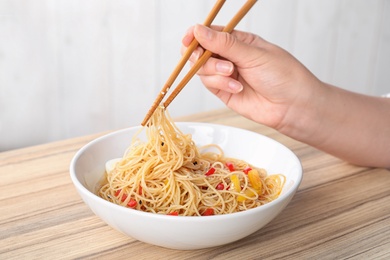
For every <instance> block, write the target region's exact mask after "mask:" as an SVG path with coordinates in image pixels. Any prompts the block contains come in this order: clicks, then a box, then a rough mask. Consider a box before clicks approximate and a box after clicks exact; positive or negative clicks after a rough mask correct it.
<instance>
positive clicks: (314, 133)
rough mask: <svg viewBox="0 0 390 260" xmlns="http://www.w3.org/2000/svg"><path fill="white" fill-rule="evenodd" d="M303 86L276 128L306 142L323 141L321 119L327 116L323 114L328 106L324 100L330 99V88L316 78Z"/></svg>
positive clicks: (324, 137) (323, 134) (323, 133)
mask: <svg viewBox="0 0 390 260" xmlns="http://www.w3.org/2000/svg"><path fill="white" fill-rule="evenodd" d="M303 88H304V90H302V91H300V94H299V97H297V99H296V101H295V102H294V104H293V105H292V106H291V108H290V109H289V110H288V113H287V114H286V116H285V118H284V122H283V124H281V125H280V127H279V128H278V129H277V130H278V131H279V132H281V133H283V134H285V135H287V136H289V137H291V138H294V139H296V140H298V141H302V142H305V143H308V144H313V143H319V142H324V141H325V139H326V136H325V134H326V132H324V131H323V124H322V119H323V118H326V117H327V116H326V115H324V113H325V112H326V111H327V109H326V107H327V106H328V104H327V103H326V100H329V99H330V96H331V95H332V90H331V89H330V88H329V86H328V85H327V84H326V83H324V82H321V81H320V80H318V79H316V78H313V79H312V80H310V84H307V83H306V85H305V87H303Z"/></svg>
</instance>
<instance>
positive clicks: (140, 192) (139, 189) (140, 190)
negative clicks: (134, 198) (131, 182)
mask: <svg viewBox="0 0 390 260" xmlns="http://www.w3.org/2000/svg"><path fill="white" fill-rule="evenodd" d="M138 194H139V195H142V186H141V185H140V186H139V187H138Z"/></svg>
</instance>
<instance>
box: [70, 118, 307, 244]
mask: <svg viewBox="0 0 390 260" xmlns="http://www.w3.org/2000/svg"><path fill="white" fill-rule="evenodd" d="M177 126H178V127H179V128H180V129H181V130H182V131H183V132H184V133H190V134H192V137H193V140H194V141H195V143H196V144H197V145H198V146H201V145H206V144H211V143H213V144H218V145H219V146H221V148H222V149H223V150H224V152H225V155H226V156H229V157H235V158H238V159H242V160H245V161H247V162H248V163H250V164H253V165H255V166H257V167H261V168H265V169H266V170H267V171H268V173H269V174H274V173H281V174H283V175H285V176H286V183H285V185H284V188H283V190H282V193H281V195H280V196H279V198H277V199H276V200H274V201H272V202H270V203H268V204H266V205H263V206H260V207H257V208H254V209H250V210H247V211H243V212H238V213H233V214H226V215H214V216H208V217H198V216H193V217H188V216H187V217H185V216H166V215H159V214H153V213H146V212H141V211H137V210H133V209H129V208H125V207H122V206H119V205H116V204H113V203H111V202H108V201H106V200H104V199H102V198H100V197H98V196H97V195H95V193H94V192H95V188H96V184H97V182H98V181H99V180H101V178H102V176H103V174H104V171H105V163H106V162H107V161H108V160H110V159H113V158H117V157H122V156H123V153H124V151H125V150H126V148H127V147H128V146H129V145H130V142H131V138H132V136H133V135H134V134H135V133H136V132H137V131H138V130H139V128H140V127H133V128H129V129H124V130H120V131H117V132H113V133H110V134H107V135H105V136H102V137H100V138H97V139H96V140H94V141H92V142H90V143H88V144H87V145H85V146H84V147H83V148H81V149H80V150H79V151H78V152H77V153H76V154H75V156H74V158H73V160H72V162H71V165H70V176H71V178H72V181H73V183H74V185H75V187H76V189H77V191H78V192H79V194H80V195H81V197H82V199H83V200H84V202H85V203H86V204H87V205H88V206H89V207H90V208H91V210H92V211H93V212H94V213H95V214H96V215H97V216H99V217H100V218H101V219H102V220H103V221H104V222H106V223H107V224H109V225H110V226H112V227H113V228H115V229H117V230H118V231H120V232H122V233H124V234H126V235H128V236H130V237H132V238H135V239H137V240H140V241H143V242H146V243H150V244H153V245H158V246H162V247H167V248H172V249H182V250H190V249H200V248H207V247H214V246H219V245H223V244H227V243H230V242H234V241H236V240H239V239H241V238H244V237H246V236H248V235H250V234H252V233H254V232H256V231H257V230H259V229H260V228H262V227H263V226H264V225H266V224H267V223H269V222H270V221H271V220H272V219H273V218H275V217H276V216H277V215H278V214H279V213H280V212H281V211H282V210H283V209H284V208H285V207H286V205H287V204H288V203H289V202H290V200H291V198H292V197H293V195H294V194H295V192H296V190H297V189H298V186H299V184H300V182H301V179H302V167H301V164H300V161H299V159H298V158H297V157H296V155H295V154H294V153H293V152H292V151H291V150H289V149H288V148H286V147H285V146H284V145H282V144H280V143H278V142H276V141H275V140H273V139H270V138H268V137H266V136H263V135H260V134H257V133H254V132H250V131H247V130H243V129H239V128H234V127H228V126H223V125H215V124H207V123H177ZM144 132H145V131H143V134H144ZM141 136H142V135H141ZM143 138H144V140H145V136H143Z"/></svg>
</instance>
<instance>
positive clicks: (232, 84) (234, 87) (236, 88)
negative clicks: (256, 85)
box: [228, 80, 244, 93]
mask: <svg viewBox="0 0 390 260" xmlns="http://www.w3.org/2000/svg"><path fill="white" fill-rule="evenodd" d="M228 88H229V89H230V90H231V92H232V93H239V92H241V90H242V89H243V88H244V86H243V85H242V84H241V83H240V82H238V81H235V80H231V81H229V83H228Z"/></svg>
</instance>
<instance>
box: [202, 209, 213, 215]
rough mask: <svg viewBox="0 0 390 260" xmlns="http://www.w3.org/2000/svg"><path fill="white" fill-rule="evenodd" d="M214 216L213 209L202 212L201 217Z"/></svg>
mask: <svg viewBox="0 0 390 260" xmlns="http://www.w3.org/2000/svg"><path fill="white" fill-rule="evenodd" d="M212 215H214V209H213V208H208V209H206V210H205V212H203V214H202V216H212Z"/></svg>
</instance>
